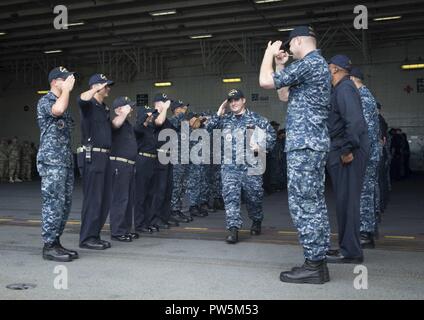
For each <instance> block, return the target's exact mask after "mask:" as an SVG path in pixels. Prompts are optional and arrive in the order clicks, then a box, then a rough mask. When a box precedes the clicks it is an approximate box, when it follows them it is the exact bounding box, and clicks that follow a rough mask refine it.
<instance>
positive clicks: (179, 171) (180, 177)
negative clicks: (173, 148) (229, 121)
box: [169, 113, 189, 211]
mask: <svg viewBox="0 0 424 320" xmlns="http://www.w3.org/2000/svg"><path fill="white" fill-rule="evenodd" d="M184 120H186V119H185V115H184V114H183V113H180V114H179V115H175V116H173V117H171V118H170V119H169V121H170V122H171V124H172V125H173V126H174V128H176V130H177V132H178V141H179V143H178V147H177V148H178V163H176V164H173V174H172V178H173V181H172V196H171V211H181V210H182V198H183V196H184V192H185V187H186V184H187V180H188V174H189V164H188V163H182V161H181V158H182V154H181V147H182V145H184V144H186V143H187V144H188V139H189V136H188V135H187V133H185V132H181V129H182V127H183V126H187V127H188V121H184Z"/></svg>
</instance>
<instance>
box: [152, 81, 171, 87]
mask: <svg viewBox="0 0 424 320" xmlns="http://www.w3.org/2000/svg"><path fill="white" fill-rule="evenodd" d="M170 86H172V82H155V87H170Z"/></svg>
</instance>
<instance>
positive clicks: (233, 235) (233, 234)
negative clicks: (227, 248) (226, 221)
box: [225, 227, 238, 244]
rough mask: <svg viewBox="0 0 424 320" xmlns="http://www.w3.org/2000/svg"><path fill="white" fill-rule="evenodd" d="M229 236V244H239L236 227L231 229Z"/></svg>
mask: <svg viewBox="0 0 424 320" xmlns="http://www.w3.org/2000/svg"><path fill="white" fill-rule="evenodd" d="M228 231H229V235H228V236H227V239H225V241H227V243H231V244H234V243H237V242H238V228H236V227H231V228H230V229H229V230H228Z"/></svg>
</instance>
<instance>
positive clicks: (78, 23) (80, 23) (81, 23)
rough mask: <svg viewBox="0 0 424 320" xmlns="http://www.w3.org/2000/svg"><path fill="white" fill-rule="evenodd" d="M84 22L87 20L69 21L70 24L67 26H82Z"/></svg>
mask: <svg viewBox="0 0 424 320" xmlns="http://www.w3.org/2000/svg"><path fill="white" fill-rule="evenodd" d="M84 24H85V22H83V21H81V22H74V23H68V24H66V26H67V27H75V26H82V25H84Z"/></svg>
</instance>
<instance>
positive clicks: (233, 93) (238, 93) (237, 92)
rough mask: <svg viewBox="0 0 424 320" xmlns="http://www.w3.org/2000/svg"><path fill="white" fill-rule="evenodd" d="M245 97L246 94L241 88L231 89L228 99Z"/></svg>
mask: <svg viewBox="0 0 424 320" xmlns="http://www.w3.org/2000/svg"><path fill="white" fill-rule="evenodd" d="M241 98H244V94H243V92H242V91H241V90H240V89H231V90H230V92H228V95H227V100H228V101H230V100H232V99H241Z"/></svg>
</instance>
